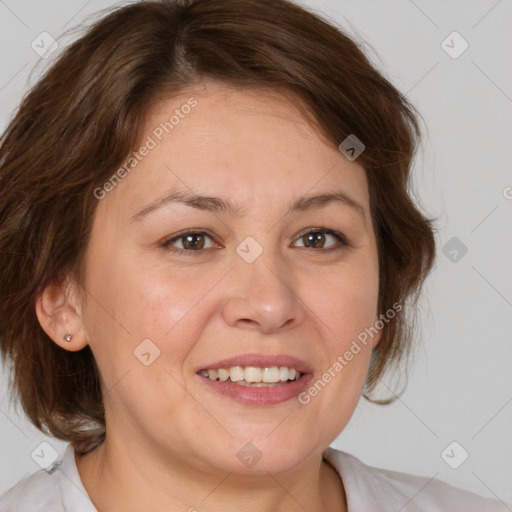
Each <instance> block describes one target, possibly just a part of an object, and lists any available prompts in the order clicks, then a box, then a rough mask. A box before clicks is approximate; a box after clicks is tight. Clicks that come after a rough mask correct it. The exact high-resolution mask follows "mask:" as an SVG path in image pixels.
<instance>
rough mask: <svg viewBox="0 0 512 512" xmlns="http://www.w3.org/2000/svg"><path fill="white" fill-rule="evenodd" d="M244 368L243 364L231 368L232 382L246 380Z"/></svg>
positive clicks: (230, 376)
mask: <svg viewBox="0 0 512 512" xmlns="http://www.w3.org/2000/svg"><path fill="white" fill-rule="evenodd" d="M244 377H245V375H244V369H243V368H242V367H241V366H233V367H232V368H230V369H229V378H230V379H231V381H232V382H237V381H239V380H244Z"/></svg>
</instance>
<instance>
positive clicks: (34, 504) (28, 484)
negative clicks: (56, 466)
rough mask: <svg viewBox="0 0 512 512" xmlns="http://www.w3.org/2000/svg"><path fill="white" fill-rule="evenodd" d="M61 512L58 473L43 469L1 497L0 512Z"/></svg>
mask: <svg viewBox="0 0 512 512" xmlns="http://www.w3.org/2000/svg"><path fill="white" fill-rule="evenodd" d="M50 510H51V511H52V512H61V511H63V510H64V509H63V508H62V501H61V499H60V486H59V478H58V473H57V472H53V473H48V472H47V471H46V470H44V469H41V470H40V471H38V472H37V473H34V474H32V475H30V476H28V477H26V478H24V479H23V480H21V481H20V482H18V483H17V484H16V485H15V486H14V487H12V488H11V489H9V490H8V491H6V492H5V493H4V494H2V496H0V512H47V511H48V512H49V511H50Z"/></svg>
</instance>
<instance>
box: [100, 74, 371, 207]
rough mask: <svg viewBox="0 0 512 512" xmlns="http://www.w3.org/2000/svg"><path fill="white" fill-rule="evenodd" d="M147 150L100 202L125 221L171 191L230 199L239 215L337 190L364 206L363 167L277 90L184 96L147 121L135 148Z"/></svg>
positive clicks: (216, 88)
mask: <svg viewBox="0 0 512 512" xmlns="http://www.w3.org/2000/svg"><path fill="white" fill-rule="evenodd" d="M192 105H193V106H192ZM144 146H146V147H150V146H151V148H150V149H149V150H146V151H144V153H145V156H143V158H139V159H137V163H136V166H135V167H133V168H132V169H130V172H129V173H126V174H127V175H126V177H125V178H123V180H122V183H120V185H119V186H116V187H115V190H114V191H113V192H110V193H109V194H108V195H107V197H106V199H107V201H102V203H112V205H113V203H114V202H115V203H117V205H116V209H117V210H119V208H121V209H123V210H125V212H124V213H125V214H126V215H131V214H133V213H134V211H133V210H134V209H136V208H137V207H143V206H144V203H145V202H149V201H151V200H154V199H155V198H156V197H157V196H159V195H161V194H162V193H163V192H165V191H166V190H169V189H173V190H181V191H188V192H190V191H194V192H197V193H202V194H204V193H208V194H209V195H221V196H228V197H232V198H233V199H234V202H235V203H237V204H239V205H243V206H244V207H248V206H250V205H251V204H253V203H256V202H259V203H260V206H262V205H263V204H264V203H267V205H268V204H272V205H279V204H283V206H284V205H285V203H286V204H289V203H291V201H292V200H293V199H294V198H296V197H299V196H302V195H305V194H306V193H308V191H311V192H316V193H319V192H327V191H330V190H340V189H343V190H345V191H347V193H350V194H352V195H353V196H355V198H356V199H357V200H358V201H359V202H361V203H363V204H366V203H367V201H368V193H367V182H366V176H365V171H364V169H363V168H362V166H360V165H359V164H358V163H357V162H350V161H348V160H347V159H346V158H345V157H344V156H343V155H342V154H341V153H340V152H339V151H338V150H337V148H336V147H334V145H333V144H332V143H329V142H328V141H326V140H325V139H324V138H323V136H322V135H320V134H319V133H318V131H317V130H316V129H315V127H313V126H311V125H310V124H309V123H308V121H307V120H306V119H305V117H304V116H303V115H302V114H301V112H300V111H299V110H298V107H297V102H296V101H295V99H294V98H293V101H292V98H290V96H289V95H286V94H285V93H283V92H280V91H276V90H267V89H264V90H261V89H234V88H231V87H227V86H225V85H221V84H216V83H210V84H202V85H201V86H197V87H196V88H192V89H189V90H188V91H187V92H186V93H183V94H181V95H180V96H179V97H174V98H172V99H167V100H164V101H161V102H159V103H158V104H157V105H156V106H155V107H154V108H153V110H152V111H151V112H150V113H149V115H148V117H147V122H146V124H145V127H144V130H143V136H142V137H141V140H140V142H139V146H138V148H139V149H140V148H143V147H144ZM138 153H141V151H138ZM112 205H111V206H112ZM103 206H105V207H106V206H107V204H104V205H103ZM246 209H247V208H244V210H246Z"/></svg>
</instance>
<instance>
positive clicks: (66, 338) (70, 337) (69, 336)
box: [64, 334, 73, 342]
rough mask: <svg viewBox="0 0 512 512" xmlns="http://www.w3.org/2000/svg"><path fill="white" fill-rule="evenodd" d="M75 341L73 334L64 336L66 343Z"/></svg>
mask: <svg viewBox="0 0 512 512" xmlns="http://www.w3.org/2000/svg"><path fill="white" fill-rule="evenodd" d="M72 339H73V335H72V334H65V335H64V341H67V342H70V341H71V340H72Z"/></svg>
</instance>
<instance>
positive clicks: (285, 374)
mask: <svg viewBox="0 0 512 512" xmlns="http://www.w3.org/2000/svg"><path fill="white" fill-rule="evenodd" d="M198 374H200V375H202V376H203V377H206V378H208V379H210V380H215V381H218V382H227V383H232V384H237V385H239V386H248V387H274V386H279V385H282V384H286V383H287V382H294V381H297V380H299V379H300V378H301V377H302V375H303V373H301V372H299V371H298V370H296V369H295V368H293V367H289V366H271V367H258V366H232V367H229V368H217V369H213V368H212V369H204V370H200V371H199V372H198Z"/></svg>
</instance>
